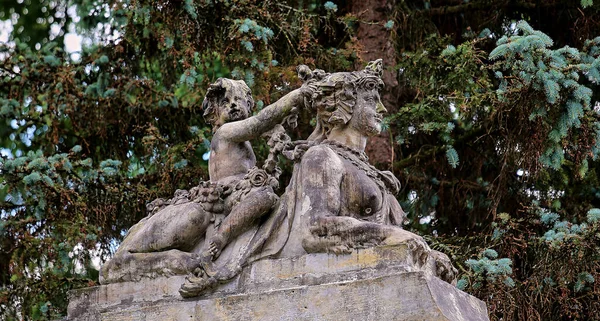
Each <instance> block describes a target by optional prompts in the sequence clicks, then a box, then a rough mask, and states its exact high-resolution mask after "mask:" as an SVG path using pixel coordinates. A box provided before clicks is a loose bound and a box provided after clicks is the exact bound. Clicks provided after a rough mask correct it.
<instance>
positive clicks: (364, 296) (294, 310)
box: [68, 246, 489, 321]
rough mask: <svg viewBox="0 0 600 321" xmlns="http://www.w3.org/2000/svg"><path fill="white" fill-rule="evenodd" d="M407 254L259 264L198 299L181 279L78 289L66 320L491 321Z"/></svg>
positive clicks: (381, 250)
mask: <svg viewBox="0 0 600 321" xmlns="http://www.w3.org/2000/svg"><path fill="white" fill-rule="evenodd" d="M407 255H408V251H407V249H406V248H404V247H402V246H394V247H378V248H372V249H365V250H358V251H355V252H354V253H353V254H350V255H339V256H337V255H330V254H308V255H305V256H302V257H298V258H285V259H277V260H262V261H259V262H256V263H254V264H253V265H251V266H249V267H247V268H245V269H244V271H243V272H242V273H241V274H240V276H239V277H237V278H236V279H234V280H232V281H231V282H229V283H227V284H223V285H221V286H220V287H218V288H217V289H216V290H215V291H213V292H211V293H209V294H206V295H204V296H202V297H199V298H195V299H183V298H181V297H180V296H179V293H178V290H179V287H180V286H181V284H182V283H183V281H184V279H185V277H183V276H174V277H169V278H157V279H152V280H149V279H148V280H142V281H140V282H127V283H117V284H109V285H103V286H97V287H93V288H87V289H81V290H76V291H73V292H72V293H71V300H70V303H69V309H68V320H81V321H99V320H111V321H113V320H114V321H116V320H123V321H124V320H165V321H166V320H236V321H237V320H319V321H321V320H336V321H337V320H453V321H460V320H473V321H475V320H489V318H488V316H487V310H486V306H485V304H484V303H483V302H482V301H480V300H478V299H477V298H475V297H473V296H470V295H468V294H467V293H464V292H462V291H460V290H458V289H456V287H454V286H452V285H450V284H448V283H446V282H444V281H442V280H440V279H438V278H436V277H433V276H431V274H430V273H428V272H427V270H419V269H415V268H412V267H410V266H411V265H410V264H407V262H406V258H407V257H408V256H407ZM409 267H410V268H409Z"/></svg>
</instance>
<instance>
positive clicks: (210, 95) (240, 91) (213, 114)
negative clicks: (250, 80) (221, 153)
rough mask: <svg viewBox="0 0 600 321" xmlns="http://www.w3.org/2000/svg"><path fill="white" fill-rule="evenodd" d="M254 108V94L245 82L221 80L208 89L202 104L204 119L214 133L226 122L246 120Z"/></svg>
mask: <svg viewBox="0 0 600 321" xmlns="http://www.w3.org/2000/svg"><path fill="white" fill-rule="evenodd" d="M252 108H254V99H252V92H251V91H250V88H248V86H247V85H246V83H245V82H244V81H243V80H232V79H227V78H219V79H217V81H216V82H215V83H213V84H211V85H210V86H209V87H208V91H207V92H206V97H204V101H203V102H202V109H203V110H204V119H206V121H207V122H208V123H209V124H211V125H212V126H213V131H215V130H216V129H217V128H219V127H220V126H221V125H223V124H225V123H226V122H230V121H236V120H242V119H246V118H247V117H248V116H249V115H250V113H251V112H252Z"/></svg>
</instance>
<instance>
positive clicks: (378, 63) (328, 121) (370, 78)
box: [298, 59, 383, 142]
mask: <svg viewBox="0 0 600 321" xmlns="http://www.w3.org/2000/svg"><path fill="white" fill-rule="evenodd" d="M382 75H383V60H382V59H377V60H375V61H371V62H369V63H368V64H367V66H366V67H365V69H363V70H360V71H353V72H336V73H332V74H328V73H325V72H324V71H323V70H320V69H316V70H314V71H312V72H310V69H309V68H308V67H307V66H304V65H302V66H299V67H298V76H299V77H300V78H301V79H302V80H303V81H304V82H305V83H312V84H313V85H315V86H316V87H317V90H316V91H315V93H314V94H313V96H312V106H311V107H312V109H313V110H315V111H316V113H317V123H316V126H315V130H314V131H313V132H312V134H311V135H310V137H309V138H308V140H311V141H316V142H321V141H322V140H324V139H326V138H327V135H328V134H329V132H330V131H331V130H332V129H333V128H334V127H335V126H340V125H345V124H347V123H348V122H349V121H350V119H351V118H352V113H353V112H354V106H355V105H356V98H357V96H356V94H357V89H359V88H364V87H365V86H377V88H378V90H381V89H382V88H383V80H381V77H382ZM367 89H373V88H367Z"/></svg>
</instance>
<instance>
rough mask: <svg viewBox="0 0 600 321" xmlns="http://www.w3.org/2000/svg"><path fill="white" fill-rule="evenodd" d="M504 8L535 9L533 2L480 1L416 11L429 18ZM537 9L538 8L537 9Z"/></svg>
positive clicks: (551, 3) (553, 3)
mask: <svg viewBox="0 0 600 321" xmlns="http://www.w3.org/2000/svg"><path fill="white" fill-rule="evenodd" d="M558 5H559V3H557V2H546V3H543V4H541V5H540V6H541V7H553V6H558ZM506 7H514V8H517V9H535V8H537V6H536V3H535V2H529V1H490V0H482V1H477V2H469V3H464V4H459V5H453V6H444V7H437V8H431V9H422V10H418V11H419V12H421V13H424V14H427V15H430V16H439V15H446V14H454V13H463V12H468V11H477V10H481V9H490V8H493V9H498V8H506ZM538 9H539V8H538Z"/></svg>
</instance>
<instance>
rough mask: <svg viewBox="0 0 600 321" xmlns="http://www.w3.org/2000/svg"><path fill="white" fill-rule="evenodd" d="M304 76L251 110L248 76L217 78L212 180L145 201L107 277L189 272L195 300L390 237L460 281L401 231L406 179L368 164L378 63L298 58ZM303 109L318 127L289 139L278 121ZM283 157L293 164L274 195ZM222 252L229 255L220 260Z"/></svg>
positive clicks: (208, 111)
mask: <svg viewBox="0 0 600 321" xmlns="http://www.w3.org/2000/svg"><path fill="white" fill-rule="evenodd" d="M298 73H299V77H300V78H301V79H302V80H303V82H304V85H302V87H300V88H299V89H297V90H295V91H292V92H291V93H289V94H288V95H286V96H284V97H283V98H281V99H280V100H279V101H277V102H275V103H274V104H272V105H271V106H269V107H266V108H265V109H263V110H262V111H260V112H259V113H258V114H257V115H256V116H252V117H248V116H249V114H250V110H251V108H252V105H253V100H252V97H251V93H250V89H249V88H248V87H247V86H246V85H245V83H244V82H243V81H235V80H229V79H219V80H218V81H217V82H216V83H215V84H213V85H211V86H210V88H209V90H208V92H207V95H206V98H205V100H204V103H203V108H204V110H205V112H204V115H205V117H206V119H207V121H208V122H209V123H210V124H211V125H212V126H213V131H214V136H213V140H212V142H211V156H210V161H209V174H210V181H209V182H202V183H201V184H200V185H199V186H198V187H195V188H192V189H191V190H190V191H189V192H187V191H178V192H176V195H175V197H174V198H173V199H171V200H168V201H164V200H161V199H159V200H155V201H154V202H152V203H150V204H149V205H148V207H149V211H151V214H150V215H149V216H148V217H147V218H145V219H143V220H142V221H140V222H139V223H138V224H136V225H134V226H133V227H132V228H131V230H130V232H129V233H128V235H127V236H126V237H125V240H124V241H123V243H122V245H121V247H120V248H119V250H118V251H117V253H116V254H115V257H114V258H113V259H112V260H111V261H109V262H108V263H107V264H106V265H105V266H103V268H102V276H101V282H103V283H112V282H120V281H127V280H136V279H139V277H140V276H146V277H153V276H155V275H160V274H162V275H170V274H188V277H187V279H186V281H185V282H184V284H183V285H182V286H181V289H180V291H179V292H180V294H181V295H182V296H184V297H193V296H197V295H200V294H202V293H203V292H205V291H207V290H208V289H210V288H211V287H214V286H216V285H218V284H219V283H224V282H227V281H228V280H230V279H232V278H233V277H235V276H236V275H238V274H239V273H240V271H241V270H242V268H243V267H244V266H246V265H248V264H250V263H252V262H254V261H257V260H261V259H264V258H287V257H299V256H302V255H305V254H307V253H318V252H327V253H334V254H336V255H342V254H348V253H351V252H352V251H354V250H355V249H361V248H369V247H374V246H380V245H394V244H406V245H408V246H409V247H410V249H411V257H412V260H413V263H412V264H413V265H414V266H416V267H418V268H421V267H426V266H429V269H430V270H432V271H433V273H434V274H435V275H436V276H439V277H440V278H442V279H444V280H446V281H448V282H453V281H454V278H455V273H456V270H455V269H454V268H453V267H452V265H451V263H450V260H449V259H448V257H447V256H445V255H444V254H442V253H439V252H437V251H432V250H431V249H430V248H429V247H428V246H427V244H426V243H425V242H424V240H423V239H422V238H421V237H420V236H418V235H415V234H413V233H410V232H408V231H406V230H404V229H402V228H401V225H402V223H403V222H404V218H405V213H404V212H403V210H402V208H401V207H400V205H399V204H398V201H397V200H396V199H395V197H394V194H396V193H397V192H398V191H399V188H400V183H399V181H398V180H397V179H396V178H395V177H394V175H393V174H392V173H391V172H389V171H380V170H378V169H377V168H375V167H374V166H372V165H371V164H369V162H368V158H367V156H366V154H365V153H364V149H365V146H366V144H367V140H368V138H369V137H370V136H373V135H377V134H379V133H380V132H381V123H382V117H383V116H382V115H383V113H385V112H386V109H385V107H384V106H383V104H382V103H381V100H380V96H379V95H380V90H381V89H382V87H383V82H382V80H381V75H382V63H381V60H377V61H374V62H371V63H369V64H368V66H367V67H366V68H365V69H364V70H362V71H356V72H338V73H332V74H328V73H325V72H324V71H322V70H314V71H311V70H310V69H309V68H308V67H306V66H300V67H299V68H298ZM299 108H309V109H310V110H311V111H312V112H313V113H314V114H316V126H315V129H314V132H313V133H312V134H311V135H310V137H308V139H307V140H303V141H296V142H291V141H290V139H289V137H288V136H287V135H286V134H285V130H284V128H283V127H282V124H285V123H286V122H287V123H289V124H293V123H294V122H295V118H294V117H295V116H294V115H295V112H296V111H297V110H298V109H299ZM261 135H266V136H267V137H268V138H269V143H268V145H269V147H270V149H271V150H270V154H269V157H268V158H267V160H266V161H265V162H264V165H263V166H262V168H258V167H256V157H255V155H254V152H253V150H252V146H251V145H250V143H249V140H251V139H254V138H257V137H260V136H261ZM280 154H281V155H284V156H285V157H287V158H289V159H291V160H293V161H294V162H295V165H294V171H293V173H292V179H291V181H290V183H289V185H288V186H287V188H286V190H285V192H284V193H283V194H282V195H280V196H278V195H276V194H275V189H276V187H277V186H278V184H279V181H278V178H279V174H280V173H281V171H280V169H279V168H278V167H277V159H278V155H280ZM209 226H211V227H212V228H209ZM242 235H243V237H242ZM223 250H228V251H229V252H228V253H230V254H228V255H225V257H222V256H221V253H222V251H223ZM231 253H233V254H231Z"/></svg>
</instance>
